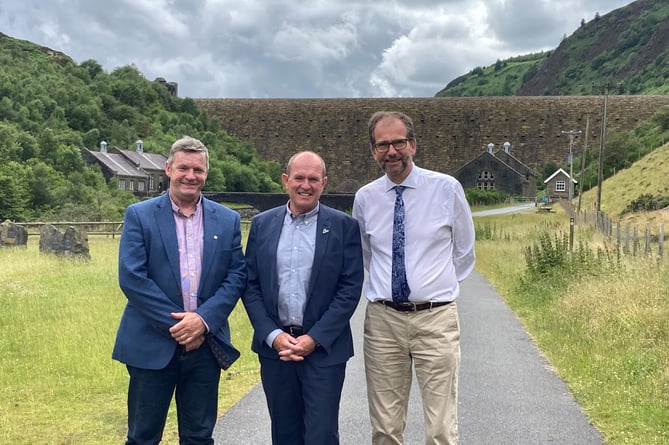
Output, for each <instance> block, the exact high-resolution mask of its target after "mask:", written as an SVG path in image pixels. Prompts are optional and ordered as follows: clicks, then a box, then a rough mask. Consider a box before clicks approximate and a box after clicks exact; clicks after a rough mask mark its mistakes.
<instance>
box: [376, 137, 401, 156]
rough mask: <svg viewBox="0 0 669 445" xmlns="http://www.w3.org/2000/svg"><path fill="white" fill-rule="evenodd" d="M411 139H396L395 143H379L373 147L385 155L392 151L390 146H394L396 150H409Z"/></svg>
mask: <svg viewBox="0 0 669 445" xmlns="http://www.w3.org/2000/svg"><path fill="white" fill-rule="evenodd" d="M409 141H410V139H407V138H404V139H395V140H394V141H383V142H377V143H376V144H372V147H374V150H376V151H378V152H379V153H385V152H387V151H388V150H390V146H391V145H392V146H393V147H395V150H397V151H399V150H404V149H405V148H407V146H408V145H409Z"/></svg>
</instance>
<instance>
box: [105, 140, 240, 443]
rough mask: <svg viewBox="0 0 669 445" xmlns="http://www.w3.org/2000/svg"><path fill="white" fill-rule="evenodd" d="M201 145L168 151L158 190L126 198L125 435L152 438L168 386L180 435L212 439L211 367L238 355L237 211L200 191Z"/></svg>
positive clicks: (179, 144) (159, 428)
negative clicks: (234, 331)
mask: <svg viewBox="0 0 669 445" xmlns="http://www.w3.org/2000/svg"><path fill="white" fill-rule="evenodd" d="M208 169H209V154H208V151H207V148H206V147H205V146H204V145H203V144H202V143H201V142H200V141H198V140H197V139H193V138H190V137H184V138H182V139H179V140H178V141H176V142H175V143H174V144H173V145H172V148H171V150H170V155H169V157H168V159H167V162H166V165H165V172H166V174H167V176H168V177H169V178H170V186H169V190H168V193H165V194H163V195H161V196H159V197H156V198H153V199H150V200H147V201H143V202H140V203H137V204H133V205H131V206H129V207H128V208H127V210H126V212H125V218H124V224H123V233H122V235H121V242H120V247H119V263H118V269H119V285H120V287H121V289H122V290H123V292H124V294H125V296H126V297H127V299H128V302H127V305H126V307H125V310H124V312H123V316H122V318H121V322H120V326H119V329H118V334H117V337H116V344H115V345H114V351H113V353H112V357H113V358H114V359H115V360H118V361H120V362H122V363H125V364H126V367H127V370H128V374H129V376H130V382H129V386H128V437H127V441H126V444H128V445H130V444H158V443H159V442H160V440H161V437H162V434H163V429H164V427H165V421H166V417H167V411H168V409H169V405H170V402H171V400H172V396H173V394H175V395H176V406H177V417H178V425H179V437H180V444H182V445H183V444H213V443H214V441H213V438H212V433H213V429H214V426H215V424H216V418H217V410H218V384H219V379H220V372H221V367H223V368H226V367H228V366H229V365H230V364H232V362H234V361H235V360H236V359H237V358H238V357H239V352H238V351H237V350H236V349H235V348H234V347H233V346H232V344H231V342H230V330H229V326H228V316H229V314H230V312H231V311H232V310H233V309H234V307H235V305H236V303H237V301H238V300H239V298H240V297H241V295H242V294H243V292H244V288H245V286H246V266H245V262H244V256H243V253H242V246H241V230H240V217H239V214H238V213H237V212H235V211H232V210H230V209H228V208H226V207H224V206H222V205H220V204H217V203H215V202H213V201H210V200H208V199H206V198H204V197H203V196H202V194H201V190H202V187H203V186H204V183H205V180H206V177H207V172H208Z"/></svg>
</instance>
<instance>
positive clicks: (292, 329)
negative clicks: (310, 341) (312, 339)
mask: <svg viewBox="0 0 669 445" xmlns="http://www.w3.org/2000/svg"><path fill="white" fill-rule="evenodd" d="M283 332H287V333H289V334H290V335H292V336H293V337H299V336H300V335H304V329H302V326H284V327H283Z"/></svg>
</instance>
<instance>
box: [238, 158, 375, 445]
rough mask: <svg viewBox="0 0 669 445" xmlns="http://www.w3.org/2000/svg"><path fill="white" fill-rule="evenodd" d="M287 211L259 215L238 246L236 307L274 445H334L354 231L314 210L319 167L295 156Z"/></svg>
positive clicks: (355, 281)
mask: <svg viewBox="0 0 669 445" xmlns="http://www.w3.org/2000/svg"><path fill="white" fill-rule="evenodd" d="M282 180H283V183H284V185H285V187H286V191H287V193H288V197H289V201H288V204H287V205H284V206H281V207H277V208H274V209H271V210H268V211H266V212H263V213H260V214H259V215H256V216H255V217H254V218H253V221H252V222H251V231H250V233H249V239H248V242H247V245H246V261H247V272H248V285H247V290H246V292H245V294H244V296H243V297H242V301H243V302H244V306H245V307H246V311H247V312H248V315H249V318H250V320H251V323H252V325H253V328H254V335H253V341H252V349H253V350H254V351H255V352H256V353H257V354H258V356H259V359H260V376H261V379H262V384H263V388H264V391H265V396H266V399H267V406H268V409H269V414H270V417H271V420H272V443H273V444H274V445H304V444H307V445H311V444H319V445H329V444H338V443H339V432H338V425H339V401H340V398H341V391H342V387H343V383H344V375H345V370H346V361H347V360H348V359H349V358H350V357H351V356H353V340H352V336H351V328H350V324H349V320H350V318H351V316H352V315H353V312H354V311H355V308H356V306H357V305H358V301H359V299H360V294H361V291H362V283H363V265H362V248H361V242H360V231H359V229H358V224H357V222H356V221H355V220H354V219H352V218H351V217H350V216H348V215H347V214H345V213H343V212H340V211H338V210H335V209H332V208H330V207H327V206H325V205H323V204H320V203H319V199H320V196H321V193H322V191H323V187H324V186H325V183H326V182H327V177H326V175H325V163H324V162H323V159H322V158H321V157H320V156H318V155H317V154H316V153H313V152H300V153H297V154H295V155H294V156H293V157H292V158H291V159H290V160H289V161H288V165H287V167H286V172H285V173H284V174H283V175H282Z"/></svg>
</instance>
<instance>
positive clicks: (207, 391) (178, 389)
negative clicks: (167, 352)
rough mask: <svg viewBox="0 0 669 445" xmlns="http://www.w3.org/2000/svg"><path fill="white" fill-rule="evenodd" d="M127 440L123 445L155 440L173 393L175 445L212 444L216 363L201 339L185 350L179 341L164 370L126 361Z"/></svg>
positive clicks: (218, 372) (153, 444) (218, 371)
mask: <svg viewBox="0 0 669 445" xmlns="http://www.w3.org/2000/svg"><path fill="white" fill-rule="evenodd" d="M127 368H128V374H129V375H130V384H129V386H128V440H127V441H126V445H156V444H158V443H160V440H161V439H162V436H163V430H164V428H165V422H166V419H167V412H168V410H169V407H170V403H171V401H172V396H174V397H175V400H176V407H177V419H178V425H179V443H180V445H213V444H214V439H213V438H212V435H213V432H214V426H215V425H216V419H217V415H218V383H219V380H220V376H221V368H220V367H219V365H218V362H217V361H216V359H215V358H214V356H213V354H212V352H211V349H210V348H209V345H208V344H207V343H206V342H205V343H204V344H203V345H202V346H201V347H200V348H198V349H196V350H194V351H190V352H185V351H184V349H183V348H182V347H181V346H180V347H178V348H177V351H176V352H175V354H174V357H173V358H172V360H171V361H170V363H169V364H168V365H167V366H166V367H165V368H163V369H158V370H155V369H141V368H135V367H133V366H127Z"/></svg>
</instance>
